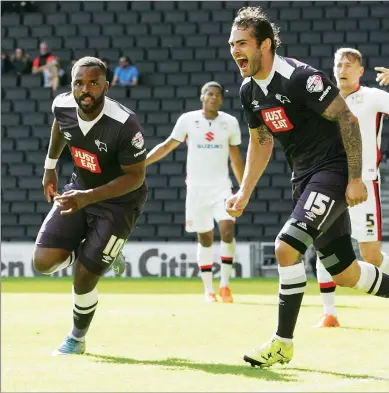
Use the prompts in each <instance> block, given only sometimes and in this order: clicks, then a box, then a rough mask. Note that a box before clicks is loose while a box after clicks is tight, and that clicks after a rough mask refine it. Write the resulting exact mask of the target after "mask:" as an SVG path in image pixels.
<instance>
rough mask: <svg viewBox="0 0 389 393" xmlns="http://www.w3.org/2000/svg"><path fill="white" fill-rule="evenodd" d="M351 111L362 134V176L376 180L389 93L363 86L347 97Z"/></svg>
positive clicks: (387, 111)
mask: <svg viewBox="0 0 389 393" xmlns="http://www.w3.org/2000/svg"><path fill="white" fill-rule="evenodd" d="M346 102H347V105H348V107H349V108H350V110H351V112H352V113H353V114H354V115H355V116H356V117H357V118H358V121H359V127H360V129H361V135H362V178H363V180H375V179H377V176H378V175H379V169H378V167H379V163H380V160H381V151H380V149H381V132H382V123H383V118H384V115H385V114H386V115H389V93H387V92H386V91H384V90H380V89H376V88H371V87H366V86H362V87H360V88H359V89H358V90H357V91H355V92H354V93H351V94H350V95H348V96H347V97H346Z"/></svg>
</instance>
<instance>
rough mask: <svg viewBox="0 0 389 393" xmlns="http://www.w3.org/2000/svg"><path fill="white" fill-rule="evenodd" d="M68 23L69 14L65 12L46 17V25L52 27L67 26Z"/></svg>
mask: <svg viewBox="0 0 389 393" xmlns="http://www.w3.org/2000/svg"><path fill="white" fill-rule="evenodd" d="M67 22H68V14H67V13H65V12H55V13H52V14H48V15H46V24H48V25H52V26H54V27H55V26H58V25H65V24H66V23H67Z"/></svg>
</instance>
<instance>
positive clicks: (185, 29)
mask: <svg viewBox="0 0 389 393" xmlns="http://www.w3.org/2000/svg"><path fill="white" fill-rule="evenodd" d="M173 28H174V33H175V34H177V35H182V36H186V35H189V34H196V31H197V26H196V24H195V23H177V24H174V25H173Z"/></svg>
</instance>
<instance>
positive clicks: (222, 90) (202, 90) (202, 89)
mask: <svg viewBox="0 0 389 393" xmlns="http://www.w3.org/2000/svg"><path fill="white" fill-rule="evenodd" d="M209 87H218V88H219V89H220V92H221V94H222V97H223V96H224V89H223V86H222V85H221V84H220V83H219V82H215V81H211V82H207V83H206V84H205V85H203V87H202V88H201V95H204V94H205V93H206V92H207V89H208V88H209Z"/></svg>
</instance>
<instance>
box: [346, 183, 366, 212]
mask: <svg viewBox="0 0 389 393" xmlns="http://www.w3.org/2000/svg"><path fill="white" fill-rule="evenodd" d="M366 200H367V189H366V186H365V183H364V182H363V181H362V180H361V179H351V180H349V182H348V185H347V189H346V201H347V203H348V204H349V206H351V207H352V206H355V205H359V204H360V203H363V202H365V201H366Z"/></svg>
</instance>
